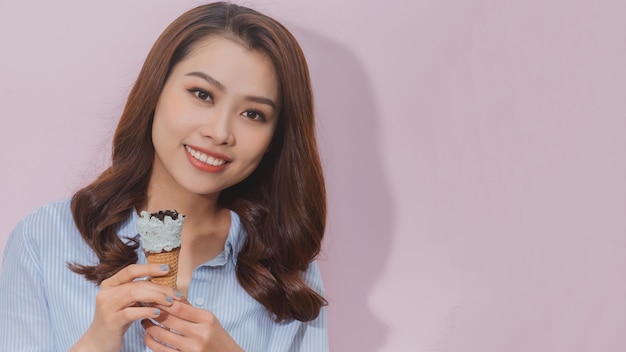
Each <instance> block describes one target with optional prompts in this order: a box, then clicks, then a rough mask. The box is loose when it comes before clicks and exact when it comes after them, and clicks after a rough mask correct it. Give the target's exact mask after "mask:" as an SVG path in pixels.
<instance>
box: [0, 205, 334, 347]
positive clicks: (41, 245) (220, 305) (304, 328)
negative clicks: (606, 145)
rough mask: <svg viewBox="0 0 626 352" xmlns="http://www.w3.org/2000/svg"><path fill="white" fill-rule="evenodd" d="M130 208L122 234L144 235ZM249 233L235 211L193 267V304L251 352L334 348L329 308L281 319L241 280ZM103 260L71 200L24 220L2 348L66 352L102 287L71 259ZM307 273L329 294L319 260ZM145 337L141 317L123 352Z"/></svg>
mask: <svg viewBox="0 0 626 352" xmlns="http://www.w3.org/2000/svg"><path fill="white" fill-rule="evenodd" d="M131 213H132V214H131V215H130V216H129V218H128V219H127V220H126V222H125V223H124V224H122V225H121V226H120V228H119V230H118V234H119V236H120V238H126V237H130V238H136V236H138V235H137V229H136V220H137V214H136V213H135V212H134V211H133V212H131ZM245 236H246V234H245V231H244V230H243V228H242V226H241V223H240V221H239V216H238V215H237V214H236V213H234V212H232V211H231V227H230V231H229V234H228V238H227V240H226V245H225V248H224V251H223V252H222V253H220V254H219V255H218V256H217V257H215V258H214V259H212V260H210V261H208V262H206V263H204V264H203V265H201V266H199V267H197V268H196V269H195V270H194V272H193V276H192V280H191V283H190V285H189V291H188V297H187V299H188V300H189V302H190V303H191V304H193V305H194V306H195V307H200V308H204V309H208V310H209V311H211V312H213V314H215V316H216V317H217V318H218V319H219V321H220V323H221V324H222V326H223V327H224V329H226V331H228V333H229V334H230V335H231V336H232V337H233V338H234V339H235V341H236V342H237V343H238V344H239V346H241V347H242V348H243V349H244V350H245V351H248V352H252V351H272V352H280V351H311V352H322V351H328V338H327V332H326V309H325V308H322V311H321V312H320V315H319V316H318V318H317V319H315V320H313V321H310V322H307V323H302V322H299V321H287V322H282V323H276V322H274V320H273V319H272V316H271V315H270V313H268V311H267V310H266V309H265V308H264V307H263V306H262V305H261V304H260V303H258V302H257V301H256V300H254V299H253V298H252V297H251V296H250V295H248V293H247V292H246V291H245V290H244V289H243V288H242V287H241V286H240V285H239V283H238V281H237V278H236V276H235V266H236V261H237V254H238V253H239V250H240V249H241V246H242V245H243V242H244V239H245ZM138 254H139V263H145V262H146V258H145V255H144V254H143V251H141V249H139V250H138ZM97 260H98V258H97V257H96V255H95V253H94V252H93V251H92V250H91V249H90V248H89V247H88V246H87V244H86V243H85V241H84V240H83V239H82V237H81V236H80V233H79V232H78V230H77V229H76V227H75V225H74V220H73V218H72V214H71V211H70V201H69V199H65V200H62V201H58V202H55V203H51V204H48V205H46V206H44V207H42V208H40V209H38V210H37V211H35V212H33V213H32V214H30V215H29V216H28V217H26V218H25V219H23V220H22V221H20V222H19V224H18V225H17V226H16V228H15V229H14V230H13V232H12V233H11V236H10V237H9V241H8V243H7V246H6V249H5V252H4V257H3V264H2V273H1V274H0V351H20V352H22V351H67V350H68V349H69V348H70V347H71V346H72V345H74V343H76V341H78V340H79V339H80V337H81V336H82V335H83V333H84V332H85V331H86V330H87V328H88V327H89V325H90V324H91V321H92V318H93V314H94V311H95V296H96V293H97V292H98V290H99V288H98V286H96V285H95V284H93V283H92V282H89V281H87V280H85V278H84V277H83V276H81V275H78V274H75V273H73V272H71V271H70V270H69V269H68V268H67V266H66V264H67V263H80V264H95V263H97ZM304 278H305V281H306V282H307V283H308V284H309V285H310V287H312V288H313V289H315V290H317V291H318V292H320V293H322V292H323V287H322V281H321V276H320V272H319V268H318V266H317V263H316V262H313V263H312V264H311V265H310V267H309V269H308V270H307V272H306V273H305V274H304ZM144 334H145V332H144V330H143V328H142V327H141V324H140V322H139V321H136V322H134V323H133V324H132V325H131V326H130V328H129V329H128V331H127V333H126V335H125V336H124V347H123V349H122V351H131V352H139V351H149V350H148V348H147V347H145V345H144V344H143V339H144Z"/></svg>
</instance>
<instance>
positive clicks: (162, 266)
mask: <svg viewBox="0 0 626 352" xmlns="http://www.w3.org/2000/svg"><path fill="white" fill-rule="evenodd" d="M168 270H170V266H169V265H167V264H161V271H168Z"/></svg>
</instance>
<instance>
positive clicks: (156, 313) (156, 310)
mask: <svg viewBox="0 0 626 352" xmlns="http://www.w3.org/2000/svg"><path fill="white" fill-rule="evenodd" d="M159 314H161V310H160V309H159V308H154V315H156V316H158V315H159Z"/></svg>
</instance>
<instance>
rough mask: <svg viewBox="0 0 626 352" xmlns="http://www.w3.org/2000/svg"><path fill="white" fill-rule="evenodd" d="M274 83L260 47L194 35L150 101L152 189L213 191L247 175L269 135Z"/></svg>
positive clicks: (271, 68)
mask: <svg viewBox="0 0 626 352" xmlns="http://www.w3.org/2000/svg"><path fill="white" fill-rule="evenodd" d="M278 91H279V89H278V81H277V78H276V72H275V70H274V66H273V64H272V62H271V60H270V59H269V58H268V57H267V56H265V55H264V54H263V53H261V52H259V51H251V50H248V49H246V48H244V47H243V46H241V45H240V44H238V43H237V42H235V41H231V40H228V39H224V38H222V37H217V36H213V37H208V38H206V39H204V40H203V41H201V42H200V43H198V45H196V46H195V48H194V50H192V51H191V53H190V54H189V55H188V56H187V57H186V58H185V59H184V60H182V61H181V62H180V63H178V64H177V65H176V66H175V67H174V69H173V70H172V72H171V73H170V76H169V78H168V80H167V82H166V83H165V86H164V88H163V91H162V92H161V95H160V97H159V101H158V103H157V106H156V110H155V114H154V123H153V127H152V140H153V144H154V149H155V160H154V166H153V169H152V175H151V179H150V188H149V192H151V193H152V194H151V197H152V196H154V195H155V193H162V192H167V193H170V194H171V193H173V192H179V193H176V194H180V195H183V194H185V193H190V194H195V195H214V196H217V195H219V192H221V191H222V190H224V189H225V188H227V187H230V186H232V185H234V184H236V183H238V182H240V181H242V180H243V179H245V178H246V177H247V176H248V175H250V174H251V173H252V172H253V171H254V169H255V168H256V167H257V165H258V164H259V162H260V161H261V158H262V157H263V155H264V153H265V152H266V150H267V149H268V147H269V144H270V141H271V140H272V136H273V134H274V130H275V128H276V123H277V119H278V104H279V95H278V94H279V93H278ZM180 192H182V193H180Z"/></svg>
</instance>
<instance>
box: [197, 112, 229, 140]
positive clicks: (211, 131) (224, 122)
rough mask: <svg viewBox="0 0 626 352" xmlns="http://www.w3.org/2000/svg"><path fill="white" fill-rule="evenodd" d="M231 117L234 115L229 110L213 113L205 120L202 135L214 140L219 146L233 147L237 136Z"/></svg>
mask: <svg viewBox="0 0 626 352" xmlns="http://www.w3.org/2000/svg"><path fill="white" fill-rule="evenodd" d="M231 115H232V113H231V112H229V111H228V110H227V109H222V110H217V109H216V110H214V111H212V114H209V115H208V116H207V117H206V118H205V120H204V122H203V124H202V126H201V130H200V133H202V135H203V136H204V137H207V138H210V139H212V140H213V141H214V143H215V144H217V145H232V144H233V143H234V142H235V136H234V134H233V132H232V126H231V122H232V117H231Z"/></svg>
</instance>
